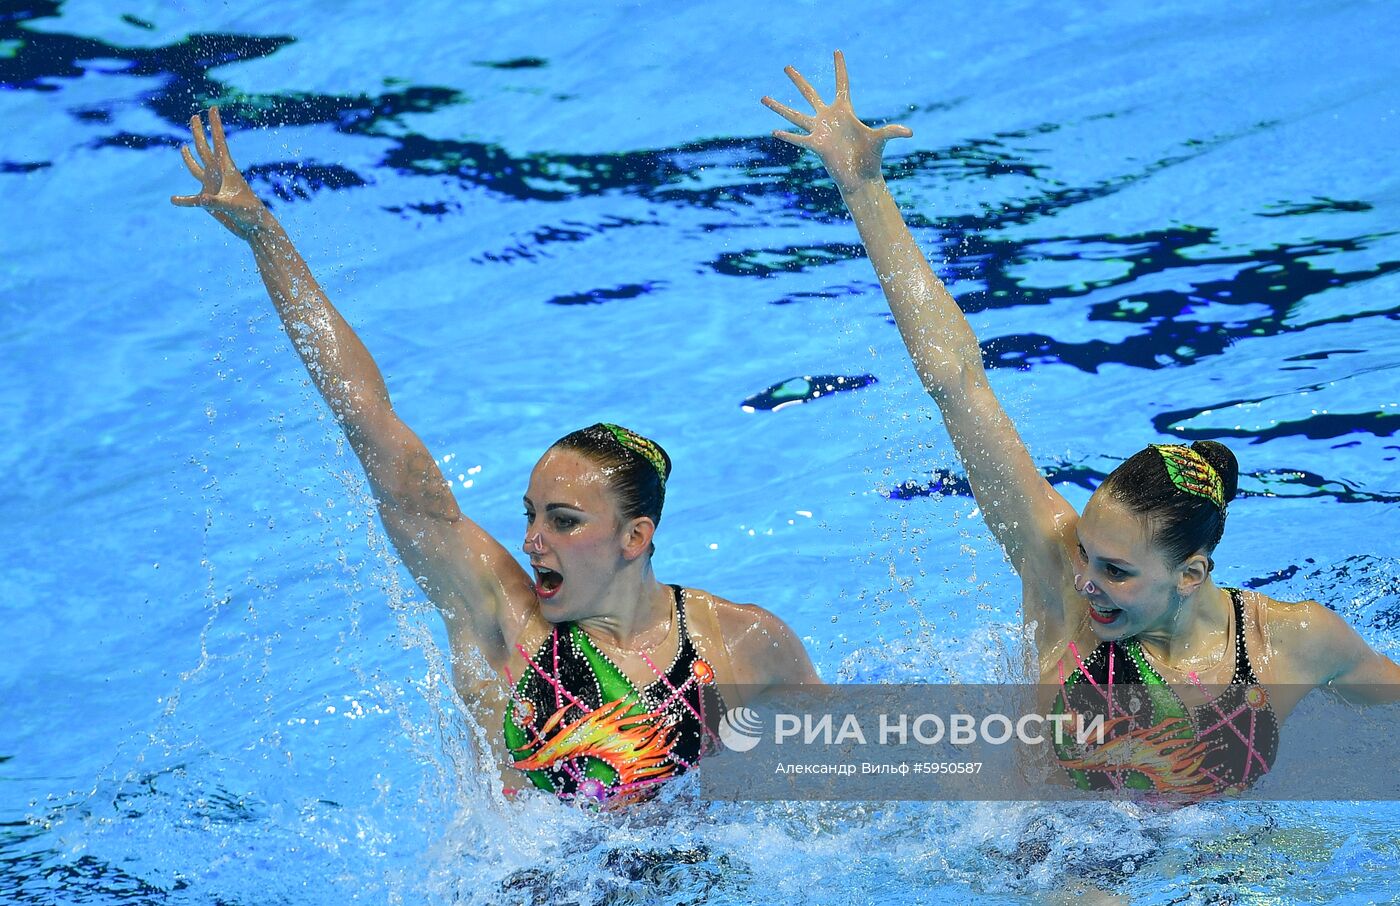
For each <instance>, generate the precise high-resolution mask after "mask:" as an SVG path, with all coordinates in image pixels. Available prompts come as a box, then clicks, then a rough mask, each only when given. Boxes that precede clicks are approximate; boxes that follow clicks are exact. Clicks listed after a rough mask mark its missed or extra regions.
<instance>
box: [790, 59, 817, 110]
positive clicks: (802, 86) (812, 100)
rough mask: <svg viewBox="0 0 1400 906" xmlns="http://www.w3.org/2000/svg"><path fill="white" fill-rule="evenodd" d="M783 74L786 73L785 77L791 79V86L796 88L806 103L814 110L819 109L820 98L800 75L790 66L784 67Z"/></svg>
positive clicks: (815, 90)
mask: <svg viewBox="0 0 1400 906" xmlns="http://www.w3.org/2000/svg"><path fill="white" fill-rule="evenodd" d="M783 72H785V73H787V77H788V78H790V79H792V84H794V85H796V86H797V90H798V91H799V92H801V94H802V96H803V97H804V98H806V99H807V103H809V104H811V105H812V106H813V107H814V108H817V109H820V108H821V105H822V96H821V95H819V94H817V89H815V88H813V87H812V86H811V84H810V83H809V82H808V81H807V80H806V79H804V78H802V73H800V72H798V71H797V70H796V69H793V68H792V67H791V66H788V67H785V68H784V69H783Z"/></svg>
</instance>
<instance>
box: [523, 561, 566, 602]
mask: <svg viewBox="0 0 1400 906" xmlns="http://www.w3.org/2000/svg"><path fill="white" fill-rule="evenodd" d="M530 565H531V566H532V567H534V570H535V594H537V595H539V596H540V598H541V599H549V598H552V597H554V596H555V595H557V594H558V593H559V588H560V586H562V585H563V584H564V577H563V576H561V575H560V574H559V573H557V572H555V571H554V570H552V569H550V568H549V567H546V566H540V565H539V564H537V563H532V564H530Z"/></svg>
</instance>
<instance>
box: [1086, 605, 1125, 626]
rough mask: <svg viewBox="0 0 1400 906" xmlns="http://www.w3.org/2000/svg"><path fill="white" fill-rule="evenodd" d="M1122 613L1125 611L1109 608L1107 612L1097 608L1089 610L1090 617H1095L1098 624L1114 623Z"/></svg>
mask: <svg viewBox="0 0 1400 906" xmlns="http://www.w3.org/2000/svg"><path fill="white" fill-rule="evenodd" d="M1122 613H1123V611H1121V610H1118V609H1117V608H1108V609H1107V610H1100V609H1098V608H1097V607H1090V608H1089V616H1091V617H1093V618H1094V622H1096V623H1105V624H1106V623H1112V622H1113V621H1114V620H1116V619H1118V617H1119V616H1120V615H1121V614H1122Z"/></svg>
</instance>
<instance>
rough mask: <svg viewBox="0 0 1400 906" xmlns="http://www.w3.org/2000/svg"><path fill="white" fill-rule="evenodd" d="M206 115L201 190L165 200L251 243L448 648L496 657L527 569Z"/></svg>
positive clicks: (190, 159) (196, 165) (522, 600)
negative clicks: (470, 500)
mask: <svg viewBox="0 0 1400 906" xmlns="http://www.w3.org/2000/svg"><path fill="white" fill-rule="evenodd" d="M209 126H210V132H211V136H212V144H211V142H210V141H209V140H206V138H205V135H204V126H203V123H202V122H201V121H200V118H199V117H198V116H195V117H192V118H191V119H190V128H191V131H192V133H193V137H194V146H195V150H196V151H197V152H198V155H199V158H198V160H196V159H195V156H194V155H193V154H191V153H190V149H189V148H188V147H183V148H181V149H180V150H181V154H182V155H183V157H184V160H185V166H186V167H188V168H189V171H190V173H192V174H193V175H194V177H195V178H196V179H198V180H199V181H200V184H201V186H200V192H199V193H198V194H195V195H183V196H174V197H172V198H171V199H170V200H171V202H173V203H174V204H176V205H180V206H183V207H200V208H204V209H205V210H207V211H208V212H209V213H210V214H212V215H213V216H214V218H215V219H216V220H218V221H219V222H220V223H221V224H223V225H224V226H225V227H227V228H228V229H229V230H230V231H231V232H233V233H234V235H236V236H238V237H239V238H241V239H243V240H245V241H246V242H247V243H248V244H249V246H250V247H251V248H252V250H253V257H254V259H255V260H256V261H257V264H258V271H259V272H260V273H261V274H262V279H263V283H264V284H265V285H266V287H267V293H268V296H269V297H270V298H271V299H272V303H273V305H274V306H275V307H276V309H277V314H278V315H279V316H280V317H281V319H282V324H283V326H284V327H285V328H286V330H287V334H288V336H290V337H291V339H292V344H293V346H295V347H296V351H297V353H298V354H299V355H300V356H301V359H302V361H303V362H304V363H305V364H306V369H307V371H308V373H309V374H310V375H311V379H312V382H313V383H314V384H315V385H316V389H317V390H319V391H320V393H321V396H322V397H324V398H325V400H326V403H327V404H328V405H329V406H330V408H331V412H332V413H334V415H335V417H336V420H337V421H338V422H339V423H340V425H341V427H342V428H343V429H344V431H345V436H346V438H347V439H348V440H349V441H350V445H351V447H352V449H354V451H355V455H356V456H358V457H359V460H360V463H361V464H362V465H363V466H364V469H365V474H366V475H367V476H368V478H369V482H370V487H371V489H372V490H373V493H374V498H375V502H376V503H377V505H378V508H379V513H380V516H381V518H382V519H383V521H384V527H385V529H386V530H387V531H388V533H389V537H390V539H391V540H392V541H393V543H394V547H395V548H396V549H397V550H398V552H399V556H400V557H402V558H403V560H404V563H405V564H406V565H407V566H408V568H409V570H410V571H411V572H412V573H413V576H414V578H415V579H416V580H417V581H418V584H419V585H420V586H421V587H422V588H423V590H424V592H425V593H426V594H427V595H428V597H429V599H430V600H432V602H433V603H434V604H435V605H437V607H438V609H439V610H440V611H441V612H442V614H443V617H444V619H445V620H446V621H447V625H448V631H449V633H450V634H451V635H452V636H453V641H454V647H455V643H457V642H463V641H465V642H468V643H470V644H473V645H476V646H477V647H479V648H480V649H481V651H482V653H483V654H485V655H486V657H487V658H488V660H490V661H491V662H492V663H493V664H496V663H498V662H500V660H501V659H502V658H503V657H504V655H505V652H506V641H505V639H506V637H507V636H508V635H510V634H512V631H513V629H514V628H518V626H519V625H520V624H521V623H522V622H523V621H524V619H526V618H527V617H528V605H529V603H530V602H532V601H533V599H534V595H533V593H532V592H531V590H530V580H529V577H528V576H527V575H526V574H525V572H524V570H523V569H521V567H520V565H519V564H518V563H516V562H515V560H514V558H512V557H511V556H510V554H509V553H508V552H507V551H506V550H505V549H504V548H503V547H502V546H501V545H500V544H498V543H497V542H496V541H495V540H494V539H492V538H491V537H490V536H489V535H487V534H486V533H485V532H484V531H482V530H481V529H480V528H479V527H478V526H477V525H476V524H475V523H473V522H471V521H470V520H469V519H466V518H465V517H464V516H463V515H462V513H461V510H460V509H459V508H458V506H457V502H456V500H455V499H454V497H453V496H452V491H451V489H450V488H449V487H448V486H447V482H446V480H445V479H444V478H443V475H442V472H441V470H440V469H439V468H438V466H437V462H436V461H435V460H434V459H433V457H432V455H431V454H430V453H429V452H428V450H427V448H426V447H425V446H424V445H423V442H422V441H421V440H419V439H418V436H417V435H416V434H414V433H413V431H411V430H410V429H409V428H408V426H407V425H405V424H404V423H403V421H402V420H400V419H399V417H398V415H397V414H396V413H395V412H394V407H393V404H392V403H391V402H390V399H389V392H388V390H387V389H386V387H385V385H384V379H383V377H382V375H381V374H380V372H379V368H378V366H377V365H375V363H374V359H373V358H371V357H370V354H369V350H368V349H366V348H365V345H364V344H363V343H362V342H360V338H359V337H358V336H356V335H355V332H354V331H353V330H352V329H351V328H350V325H349V324H348V323H346V321H345V319H344V318H342V317H341V316H340V313H339V312H338V311H336V309H335V306H333V305H331V303H330V300H329V299H327V298H326V295H325V293H324V292H322V290H321V287H320V285H319V284H318V283H317V282H316V278H315V277H314V276H312V274H311V270H310V268H308V267H307V265H306V261H305V260H304V259H303V258H302V256H301V254H300V253H299V252H298V251H297V249H296V247H295V246H294V245H293V244H292V241H291V238H290V237H289V236H288V235H287V232H286V231H285V230H284V229H283V228H282V226H281V224H279V223H278V222H277V220H276V218H275V217H273V216H272V213H271V212H270V211H269V210H268V209H267V207H266V206H265V205H263V203H262V202H261V201H259V200H258V198H257V196H256V195H254V193H253V191H252V189H251V188H250V187H249V186H248V183H247V182H246V181H245V180H244V179H243V176H242V174H240V173H239V172H238V168H237V166H236V165H235V164H234V162H233V159H232V157H231V156H230V155H229V152H228V145H227V142H226V140H225V137H224V130H223V124H222V123H221V122H220V119H219V110H218V108H217V107H211V108H210V109H209Z"/></svg>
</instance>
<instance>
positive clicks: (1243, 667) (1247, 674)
mask: <svg viewBox="0 0 1400 906" xmlns="http://www.w3.org/2000/svg"><path fill="white" fill-rule="evenodd" d="M1225 590H1226V591H1227V592H1229V593H1230V604H1231V609H1232V610H1234V612H1235V673H1234V676H1232V677H1230V683H1231V685H1253V684H1257V683H1258V682H1259V678H1258V677H1256V676H1255V675H1254V667H1253V666H1252V665H1251V664H1250V663H1249V651H1248V649H1247V648H1246V647H1245V641H1244V596H1243V595H1242V594H1241V593H1240V590H1239V589H1238V588H1227V589H1225Z"/></svg>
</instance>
